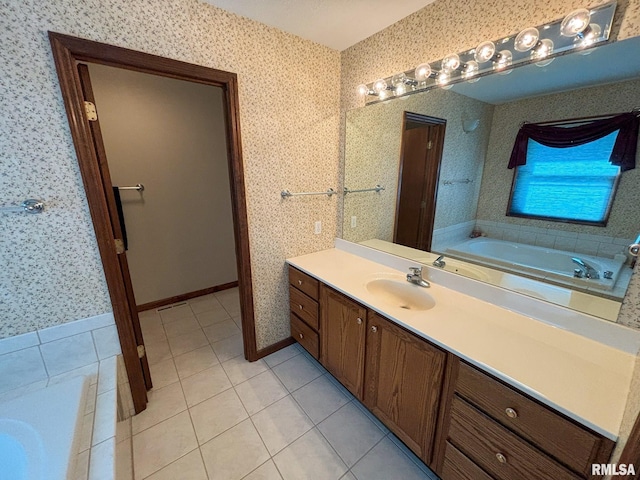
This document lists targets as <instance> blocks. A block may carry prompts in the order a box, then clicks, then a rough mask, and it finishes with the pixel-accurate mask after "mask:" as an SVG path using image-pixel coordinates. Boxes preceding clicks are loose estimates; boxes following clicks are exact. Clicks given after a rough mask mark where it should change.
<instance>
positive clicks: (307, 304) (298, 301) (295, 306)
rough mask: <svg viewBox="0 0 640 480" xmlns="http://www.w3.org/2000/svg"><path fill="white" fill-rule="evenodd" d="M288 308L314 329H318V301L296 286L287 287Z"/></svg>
mask: <svg viewBox="0 0 640 480" xmlns="http://www.w3.org/2000/svg"><path fill="white" fill-rule="evenodd" d="M289 308H290V309H291V312H293V313H295V314H296V315H297V316H298V317H300V318H301V319H302V320H304V321H305V322H307V324H308V325H309V326H310V327H311V328H313V329H314V330H318V302H316V301H315V300H313V299H311V298H309V297H307V296H306V295H305V294H304V293H302V292H301V291H300V290H298V289H297V288H293V287H291V288H289Z"/></svg>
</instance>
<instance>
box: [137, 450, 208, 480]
mask: <svg viewBox="0 0 640 480" xmlns="http://www.w3.org/2000/svg"><path fill="white" fill-rule="evenodd" d="M196 450H200V447H196V448H194V449H193V450H189V451H188V452H187V453H185V454H184V455H180V456H179V457H178V458H176V459H175V460H174V461H172V462H170V463H167V464H166V465H165V466H164V467H161V468H159V469H158V470H155V471H154V472H152V473H150V474H149V475H147V476H146V477H144V478H142V479H141V480H146V479H147V478H150V477H152V476H153V475H155V474H156V473H158V472H159V471H161V470H163V469H165V468H167V467H168V466H169V465H173V464H174V463H176V462H177V461H178V460H180V459H181V458H184V457H186V456H187V455H189V454H190V453H191V452H194V451H196ZM133 463H134V466H133V470H134V478H135V460H134V462H133ZM203 463H204V461H203ZM205 471H206V466H205Z"/></svg>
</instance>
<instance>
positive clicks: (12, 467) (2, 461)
mask: <svg viewBox="0 0 640 480" xmlns="http://www.w3.org/2000/svg"><path fill="white" fill-rule="evenodd" d="M87 383H88V382H87V381H86V379H85V377H78V378H74V379H73V380H69V381H66V382H64V383H59V384H56V385H52V386H50V387H47V388H42V389H40V390H36V391H34V392H31V393H28V394H25V395H23V396H21V397H19V398H16V399H13V400H10V401H8V402H5V403H2V404H0V465H1V466H2V467H1V468H0V480H70V479H71V478H72V476H73V474H74V470H75V463H76V456H77V453H78V447H79V445H78V436H79V431H80V427H81V425H82V413H83V412H84V402H85V396H86V395H85V394H86V388H87Z"/></svg>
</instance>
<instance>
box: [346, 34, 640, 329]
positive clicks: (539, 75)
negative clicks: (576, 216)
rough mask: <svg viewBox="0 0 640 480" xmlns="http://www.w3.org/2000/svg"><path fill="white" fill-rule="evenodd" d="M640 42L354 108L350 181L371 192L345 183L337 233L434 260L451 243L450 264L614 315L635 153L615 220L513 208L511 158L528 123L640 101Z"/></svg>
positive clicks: (622, 278)
mask: <svg viewBox="0 0 640 480" xmlns="http://www.w3.org/2000/svg"><path fill="white" fill-rule="evenodd" d="M638 51H640V38H633V39H628V40H625V41H621V42H616V43H611V44H608V45H603V46H601V47H599V48H597V49H593V50H591V51H590V52H589V54H588V55H584V54H580V53H574V54H571V55H565V56H562V57H558V58H556V59H555V60H554V61H553V62H551V63H550V64H548V65H545V66H538V65H533V64H532V65H527V66H524V67H520V68H516V69H514V70H512V71H511V73H510V74H508V75H500V74H495V75H490V76H487V77H483V78H481V79H479V80H477V81H476V82H474V83H471V82H466V83H461V84H457V85H454V86H452V87H451V88H450V89H448V90H445V89H434V90H430V91H426V92H420V93H416V94H414V95H408V96H404V97H399V98H394V99H390V100H387V101H384V102H379V103H375V104H370V105H367V106H364V107H361V108H357V109H354V110H351V111H349V112H348V113H347V120H346V144H345V169H344V186H345V188H347V189H349V190H365V191H363V192H355V193H346V194H345V196H344V204H343V205H344V208H343V225H342V237H343V238H344V239H345V240H349V241H352V242H357V243H361V244H364V245H367V246H369V247H372V248H376V249H380V250H385V251H387V252H390V253H394V254H396V255H400V256H403V257H407V258H411V259H413V260H415V261H416V262H420V263H424V264H428V265H433V262H434V261H435V260H438V258H439V257H440V255H442V256H443V257H442V258H441V259H440V261H439V262H437V263H436V265H437V266H439V267H440V268H444V269H445V270H449V271H452V272H455V273H459V274H462V275H466V276H470V277H472V278H475V279H477V280H480V281H483V282H489V283H493V284H495V285H499V286H501V287H504V288H509V289H512V290H516V291H519V292H520V293H524V294H527V295H531V296H535V297H538V298H542V299H545V300H547V301H550V302H554V303H558V304H561V305H564V306H567V307H569V308H572V309H577V310H580V311H583V312H586V313H589V314H592V315H595V316H599V317H601V318H605V319H609V320H613V321H615V320H616V318H617V315H618V311H619V308H620V304H621V301H622V298H623V297H624V294H625V291H626V288H627V285H628V283H629V279H630V278H631V274H632V268H631V263H632V259H631V257H629V256H628V255H627V254H626V253H625V252H626V251H627V248H626V247H627V245H628V244H629V243H632V241H633V240H634V239H635V238H636V237H637V236H638V233H639V232H640V208H638V206H639V205H640V187H639V186H640V164H639V165H638V168H636V169H632V170H628V171H626V172H624V173H622V174H621V175H620V177H619V182H618V185H617V190H616V192H615V197H614V200H613V204H612V205H611V210H610V215H609V217H608V221H607V223H606V226H595V225H583V224H577V223H566V222H559V221H549V220H540V219H532V218H520V217H514V216H507V215H506V212H507V207H508V203H509V199H510V192H511V188H512V182H513V177H514V170H510V169H508V168H507V164H508V162H509V157H510V154H511V150H512V148H513V145H514V141H515V137H516V134H517V132H518V130H519V128H520V127H521V125H522V123H523V122H530V123H537V122H548V121H557V120H567V119H578V118H584V117H592V116H600V115H608V114H614V113H620V112H629V111H632V110H634V109H636V108H638V107H640V57H638V55H637V52H638ZM416 159H420V160H416ZM416 162H418V163H416ZM420 162H422V164H421V163H420ZM433 162H436V167H434V166H433V165H434V163H433ZM438 162H439V167H438ZM376 185H380V186H382V187H383V188H384V190H380V189H378V191H376V190H369V189H372V188H375V186H376ZM472 237H474V238H472ZM530 247H533V248H530ZM509 252H513V255H516V256H515V257H514V256H512V257H509V256H508V255H509ZM504 254H507V255H506V257H505V255H504ZM502 257H504V258H502ZM525 258H526V259H527V260H525ZM540 259H544V260H545V261H546V260H547V259H549V260H551V259H555V260H552V263H551V264H548V265H547V264H542V265H540V264H538V263H539V262H538V261H539V260H540ZM553 262H555V263H553ZM579 262H583V263H585V264H586V265H588V266H590V267H591V266H592V267H593V268H594V269H595V270H597V271H598V275H597V276H598V277H599V278H595V275H586V276H585V275H581V274H580V272H577V271H576V269H577V270H582V272H583V273H586V270H585V268H584V267H583V266H581V265H580V264H579ZM580 276H581V277H582V278H578V277H580ZM589 277H591V278H589Z"/></svg>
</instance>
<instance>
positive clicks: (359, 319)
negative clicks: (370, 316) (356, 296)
mask: <svg viewBox="0 0 640 480" xmlns="http://www.w3.org/2000/svg"><path fill="white" fill-rule="evenodd" d="M356 322H358V325H362V319H361V318H360V317H358V320H356Z"/></svg>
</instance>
